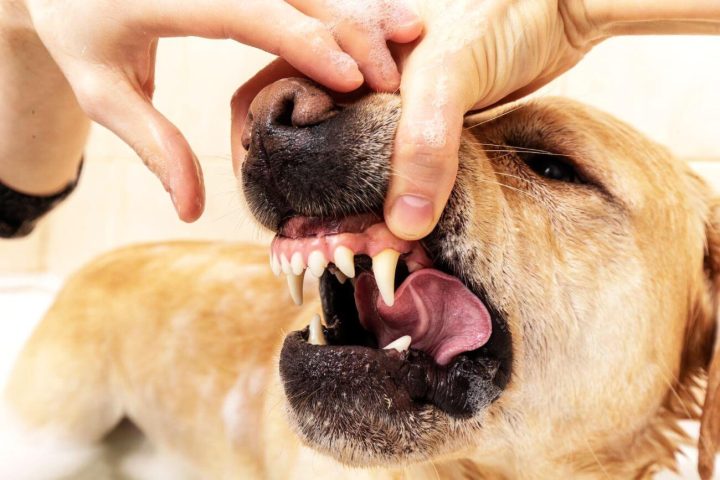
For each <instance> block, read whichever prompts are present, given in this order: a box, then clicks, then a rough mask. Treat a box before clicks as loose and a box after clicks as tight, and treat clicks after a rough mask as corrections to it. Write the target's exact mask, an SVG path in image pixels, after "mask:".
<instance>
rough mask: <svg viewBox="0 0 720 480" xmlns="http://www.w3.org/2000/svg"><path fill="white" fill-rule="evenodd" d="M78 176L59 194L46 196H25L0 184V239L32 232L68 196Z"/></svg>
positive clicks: (79, 170) (73, 188) (22, 235)
mask: <svg viewBox="0 0 720 480" xmlns="http://www.w3.org/2000/svg"><path fill="white" fill-rule="evenodd" d="M81 171H82V162H80V168H79V169H78V176H77V177H76V178H75V180H73V181H72V182H70V184H69V185H68V186H67V187H65V188H64V189H63V190H62V191H61V192H59V193H56V194H54V195H48V196H37V195H27V194H24V193H20V192H18V191H15V190H13V189H12V188H10V187H8V186H7V185H3V184H2V182H0V237H1V238H19V237H24V236H26V235H28V234H30V232H32V231H33V229H34V228H35V225H36V224H37V221H38V220H39V219H40V218H41V217H42V216H43V215H45V214H46V213H47V212H49V211H50V210H52V209H53V208H54V207H55V206H56V205H57V204H58V203H60V202H62V201H63V200H65V198H67V196H68V195H70V194H71V193H72V192H73V190H75V187H76V186H77V183H78V179H79V178H80V172H81Z"/></svg>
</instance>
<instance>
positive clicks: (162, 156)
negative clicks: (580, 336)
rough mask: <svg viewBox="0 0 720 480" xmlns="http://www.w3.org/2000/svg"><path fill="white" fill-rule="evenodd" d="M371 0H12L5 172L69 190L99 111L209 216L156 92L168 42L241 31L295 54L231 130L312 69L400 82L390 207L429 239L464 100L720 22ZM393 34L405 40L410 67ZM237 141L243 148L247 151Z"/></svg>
mask: <svg viewBox="0 0 720 480" xmlns="http://www.w3.org/2000/svg"><path fill="white" fill-rule="evenodd" d="M358 1H359V0H358ZM358 1H352V0H346V1H341V0H327V1H322V0H291V1H289V2H287V3H285V2H280V1H279V0H278V1H275V0H271V1H260V0H256V1H252V0H248V1H246V2H236V1H234V0H212V1H208V2H204V3H203V6H202V8H199V7H193V5H197V3H186V4H182V5H184V6H183V7H182V8H178V4H177V3H176V2H170V0H165V1H159V2H141V1H140V0H135V1H130V2H123V3H122V8H119V7H118V4H117V1H116V0H94V1H92V2H88V1H86V0H0V62H2V64H3V69H2V71H0V94H1V95H2V100H3V102H0V138H2V139H3V141H2V142H0V181H2V182H3V183H5V184H7V185H8V186H10V187H12V188H15V189H17V190H20V191H22V192H24V193H30V194H40V195H43V194H49V193H54V192H57V191H58V190H60V189H61V188H62V187H63V186H64V185H66V184H67V183H68V182H69V181H71V180H72V179H73V178H74V177H75V175H76V173H77V167H78V162H79V160H80V157H81V155H82V150H83V146H84V143H85V141H86V138H87V131H88V120H87V118H86V116H87V117H89V118H91V119H93V120H95V121H97V122H99V123H101V124H103V125H105V126H106V127H108V128H109V129H111V130H112V131H114V132H115V133H116V134H117V135H118V136H120V137H121V138H122V139H123V140H125V141H126V142H127V143H128V144H129V145H130V146H132V147H133V148H134V149H135V151H136V152H137V153H138V155H139V156H140V157H141V158H142V160H143V161H144V162H145V163H146V164H147V165H148V167H149V168H150V169H151V170H152V171H153V172H155V173H156V174H157V175H158V177H159V178H160V180H161V181H162V183H163V185H164V186H165V188H166V189H167V190H168V191H169V192H170V194H171V197H172V199H173V202H174V204H175V206H176V209H177V210H178V214H179V216H180V218H182V219H183V220H187V221H192V220H194V219H196V218H197V217H198V216H199V215H200V214H201V212H202V209H203V205H204V190H203V186H202V175H201V172H200V169H199V165H198V162H197V159H196V157H195V155H194V154H193V152H192V150H191V148H190V146H189V145H188V143H187V141H186V140H185V138H184V136H183V135H182V133H181V132H180V131H179V130H178V129H177V128H176V127H175V126H174V125H172V123H170V122H169V121H168V120H167V119H166V118H165V117H164V116H162V114H161V113H160V112H158V111H157V110H155V109H154V108H153V107H152V103H151V100H152V93H153V90H154V81H153V80H154V65H155V49H156V46H157V39H158V38H160V37H164V36H184V35H198V36H206V37H210V38H234V39H235V40H238V41H242V42H244V43H248V44H251V45H254V46H258V47H260V48H264V49H266V50H268V51H270V52H274V53H278V54H280V55H281V56H282V57H284V59H285V60H283V61H279V62H276V63H275V64H273V65H272V66H271V67H270V68H269V69H267V70H264V71H262V72H260V73H259V74H258V75H257V76H256V77H255V78H254V79H252V80H251V81H250V82H248V84H246V85H245V86H244V87H242V88H241V89H240V90H239V91H238V93H237V94H236V96H235V99H234V101H233V107H234V124H235V125H234V128H233V133H234V134H235V133H236V132H240V131H241V130H242V123H243V122H244V118H245V113H246V111H247V106H248V105H249V103H250V100H251V99H252V98H253V97H254V95H255V94H256V93H257V92H258V91H259V90H260V89H261V88H262V87H263V86H265V85H267V84H268V83H270V82H272V81H275V80H277V79H278V78H281V77H283V76H289V75H297V74H298V73H300V74H305V75H307V76H309V77H311V78H313V79H314V80H316V81H318V82H320V83H322V84H324V85H325V86H327V87H329V88H332V89H334V90H337V91H340V92H345V91H350V90H353V89H354V88H356V87H358V86H359V85H360V84H361V83H362V82H363V80H365V81H367V83H368V84H369V86H370V87H371V88H374V89H377V90H387V91H393V90H394V89H395V88H396V87H397V86H398V85H400V93H401V95H402V100H403V116H402V119H401V122H400V125H399V128H398V133H397V136H396V143H395V155H394V159H393V171H394V175H393V178H392V182H391V187H390V191H389V193H388V196H387V200H386V208H385V216H386V220H387V223H388V225H389V227H390V228H391V230H392V231H393V232H394V233H395V234H396V235H397V236H399V237H401V238H405V239H416V238H421V237H423V236H425V235H426V234H427V233H428V232H429V231H430V230H431V229H432V228H433V227H434V225H435V223H436V222H437V219H438V218H439V216H440V213H441V212H442V210H443V208H444V205H445V202H446V200H447V197H448V194H449V192H450V190H451V188H452V185H453V182H454V179H455V174H456V170H457V148H458V139H459V135H460V130H461V125H462V117H463V115H464V114H465V113H466V112H467V111H469V110H472V109H479V108H485V107H488V106H491V105H494V104H497V103H502V102H507V101H510V100H514V99H516V98H519V97H521V96H522V95H525V94H527V93H530V92H532V91H534V90H536V89H537V88H539V87H541V86H542V85H544V84H545V83H547V82H549V81H550V80H552V79H553V78H555V77H556V76H558V75H560V74H561V73H562V72H564V71H565V70H567V69H569V68H571V67H572V66H573V65H574V64H575V63H577V62H578V61H579V60H580V59H581V58H582V57H583V55H584V54H585V53H586V52H587V51H588V50H589V49H591V48H592V46H594V45H595V44H597V43H599V42H601V41H602V40H603V39H605V38H608V37H610V36H613V35H627V34H650V33H655V34H668V33H702V34H716V33H718V32H720V4H718V2H717V1H716V0H700V1H693V2H674V1H671V0H660V1H657V0H637V1H634V2H628V1H627V0H625V1H621V0H610V1H606V0H584V1H583V0H551V1H548V0H432V1H431V0H414V9H415V12H416V15H415V14H413V13H412V12H409V11H407V10H403V11H401V12H400V13H397V12H395V13H394V14H393V15H392V16H390V17H387V16H383V15H384V13H383V14H382V15H381V14H379V13H377V12H376V13H374V14H373V15H376V17H377V16H381V17H382V18H380V19H379V20H378V18H369V19H368V18H360V17H359V16H358V15H359V14H358V12H360V13H362V12H366V13H367V12H370V13H372V12H373V9H372V8H368V5H369V3H368V2H367V1H364V2H360V3H358ZM370 3H371V4H373V5H375V4H376V3H384V2H383V0H377V1H376V2H370ZM388 3H392V4H395V3H393V2H388ZM213 7H215V8H213ZM360 7H362V8H360ZM107 11H112V12H113V14H114V15H113V16H109V15H107V13H106V12H107ZM169 12H171V13H169ZM217 12H221V13H217ZM228 12H236V15H229V14H228ZM381 13H382V12H381ZM371 17H372V15H371ZM418 17H419V18H418ZM87 19H92V21H87ZM228 19H234V21H233V22H230V21H229V20H228ZM243 19H245V20H243ZM247 19H251V20H247ZM258 19H260V20H258ZM421 30H422V37H421V38H420V39H419V41H417V42H415V43H414V44H407V42H411V41H413V40H415V39H416V38H417V37H418V35H420V33H421ZM386 40H391V41H393V42H395V43H396V44H395V45H393V48H392V49H393V52H394V55H395V58H396V59H397V61H398V64H399V67H400V68H401V71H402V77H401V78H400V75H399V73H398V71H397V68H396V67H395V64H394V62H393V60H392V57H391V56H390V54H389V52H388V49H387V47H386V45H385V41H386ZM397 44H399V45H397ZM238 143H239V142H234V145H237V144H238ZM240 150H241V148H238V147H237V146H234V147H233V157H234V162H235V163H236V164H237V163H238V162H239V161H240V158H241V157H242V152H241V151H240Z"/></svg>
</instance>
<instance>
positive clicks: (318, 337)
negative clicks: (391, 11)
mask: <svg viewBox="0 0 720 480" xmlns="http://www.w3.org/2000/svg"><path fill="white" fill-rule="evenodd" d="M308 343H309V344H310V345H327V341H326V340H325V335H324V334H323V329H322V321H321V320H320V315H317V314H316V315H314V316H313V317H312V320H310V333H309V334H308Z"/></svg>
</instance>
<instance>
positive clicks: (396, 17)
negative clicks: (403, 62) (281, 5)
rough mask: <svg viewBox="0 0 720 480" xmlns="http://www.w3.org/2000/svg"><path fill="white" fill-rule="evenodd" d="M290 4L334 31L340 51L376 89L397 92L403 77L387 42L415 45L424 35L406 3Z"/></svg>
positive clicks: (301, 0)
mask: <svg viewBox="0 0 720 480" xmlns="http://www.w3.org/2000/svg"><path fill="white" fill-rule="evenodd" d="M288 2H289V3H291V4H292V5H293V6H295V7H296V8H298V10H300V11H302V12H303V13H305V14H307V15H310V16H312V17H314V18H318V19H319V20H321V21H322V22H323V23H324V24H325V25H327V26H328V27H329V28H330V29H331V30H332V32H333V35H334V36H335V39H336V40H337V42H338V44H339V45H340V47H342V49H343V50H344V51H346V52H347V53H349V54H350V55H351V56H352V57H353V58H354V59H355V61H356V62H357V63H358V66H359V67H360V71H361V72H362V74H363V76H364V77H365V81H366V82H367V84H368V85H369V86H370V87H371V88H372V89H374V90H378V91H395V90H397V88H398V86H399V84H400V73H399V72H398V68H397V66H396V64H395V60H394V59H393V57H392V55H391V54H390V50H389V49H388V45H387V41H388V40H392V41H394V42H402V43H406V42H412V41H413V40H415V39H417V38H418V37H419V35H420V34H421V32H422V22H421V20H420V18H419V16H418V15H417V14H416V13H415V12H414V11H412V10H411V9H410V8H409V7H408V6H407V5H405V2H402V1H396V0H394V1H387V0H363V1H357V2H334V3H333V2H325V1H322V2H321V1H318V0H288Z"/></svg>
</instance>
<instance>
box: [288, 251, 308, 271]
mask: <svg viewBox="0 0 720 480" xmlns="http://www.w3.org/2000/svg"><path fill="white" fill-rule="evenodd" d="M290 268H291V269H292V273H294V274H295V275H300V274H301V273H302V272H303V270H305V262H303V258H302V253H300V252H295V253H293V256H292V258H290Z"/></svg>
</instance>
